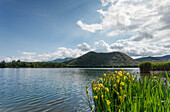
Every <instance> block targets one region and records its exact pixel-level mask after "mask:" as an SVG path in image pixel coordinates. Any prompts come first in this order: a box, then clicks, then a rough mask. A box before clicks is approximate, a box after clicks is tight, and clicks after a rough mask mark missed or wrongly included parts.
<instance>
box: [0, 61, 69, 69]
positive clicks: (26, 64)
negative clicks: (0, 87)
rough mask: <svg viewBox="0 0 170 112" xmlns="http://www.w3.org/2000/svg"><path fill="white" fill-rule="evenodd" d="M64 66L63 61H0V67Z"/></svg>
mask: <svg viewBox="0 0 170 112" xmlns="http://www.w3.org/2000/svg"><path fill="white" fill-rule="evenodd" d="M61 67H62V68H64V67H66V64H64V63H49V62H22V61H20V60H18V61H15V60H13V61H12V62H5V61H2V62H1V63H0V68H61Z"/></svg>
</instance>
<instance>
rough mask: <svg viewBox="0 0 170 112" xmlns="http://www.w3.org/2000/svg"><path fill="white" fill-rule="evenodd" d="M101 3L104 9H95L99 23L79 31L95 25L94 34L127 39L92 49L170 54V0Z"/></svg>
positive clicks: (106, 1)
mask: <svg viewBox="0 0 170 112" xmlns="http://www.w3.org/2000/svg"><path fill="white" fill-rule="evenodd" d="M101 3H102V6H103V8H102V9H99V10H97V12H98V13H99V14H100V16H101V20H100V22H98V23H93V24H90V25H88V24H85V25H87V26H88V27H86V28H84V29H83V28H82V29H83V30H86V31H89V30H91V29H94V28H93V27H92V26H95V25H98V26H100V28H99V29H97V28H95V30H93V32H97V31H101V32H102V33H105V34H106V35H107V36H111V37H114V36H118V35H121V34H124V35H125V34H127V35H128V37H129V38H128V39H121V38H119V39H118V40H117V42H115V43H112V44H111V45H109V44H107V43H105V42H104V41H101V42H96V43H95V45H94V46H95V47H94V49H95V50H97V51H98V50H99V51H117V50H119V51H121V52H124V53H127V54H129V55H130V56H156V55H165V54H169V52H170V49H169V45H167V43H169V42H170V19H169V18H170V0H148V1H146V0H101ZM81 24H84V23H83V22H81ZM79 26H80V25H79ZM80 27H81V26H80Z"/></svg>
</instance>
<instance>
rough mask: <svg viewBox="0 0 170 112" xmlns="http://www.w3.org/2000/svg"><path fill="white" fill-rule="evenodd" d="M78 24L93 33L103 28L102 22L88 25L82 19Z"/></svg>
mask: <svg viewBox="0 0 170 112" xmlns="http://www.w3.org/2000/svg"><path fill="white" fill-rule="evenodd" d="M77 24H78V25H79V26H80V27H81V29H83V30H87V31H89V32H92V33H94V32H96V31H97V30H102V25H100V24H92V25H88V24H85V23H83V22H82V21H77Z"/></svg>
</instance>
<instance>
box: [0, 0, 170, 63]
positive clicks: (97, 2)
mask: <svg viewBox="0 0 170 112" xmlns="http://www.w3.org/2000/svg"><path fill="white" fill-rule="evenodd" d="M169 18H170V0H0V61H2V60H5V61H12V60H19V59H20V60H21V61H49V60H54V59H57V58H66V57H73V58H75V57H78V56H80V55H82V54H85V53H87V52H89V51H96V52H114V51H120V52H123V53H126V54H128V55H129V56H131V57H133V58H137V57H143V56H163V55H167V54H170V19H169Z"/></svg>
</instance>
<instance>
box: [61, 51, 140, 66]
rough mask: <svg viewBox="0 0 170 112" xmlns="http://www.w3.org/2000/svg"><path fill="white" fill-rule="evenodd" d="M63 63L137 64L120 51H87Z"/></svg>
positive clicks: (85, 64) (91, 64)
mask: <svg viewBox="0 0 170 112" xmlns="http://www.w3.org/2000/svg"><path fill="white" fill-rule="evenodd" d="M64 63H65V64H68V65H73V66H121V65H123V66H129V65H137V64H138V62H137V61H136V60H134V59H132V58H131V57H129V56H128V55H126V54H124V53H121V52H111V53H96V52H88V53H87V54H84V55H82V56H80V57H78V58H75V59H73V60H70V61H66V62H64Z"/></svg>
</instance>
